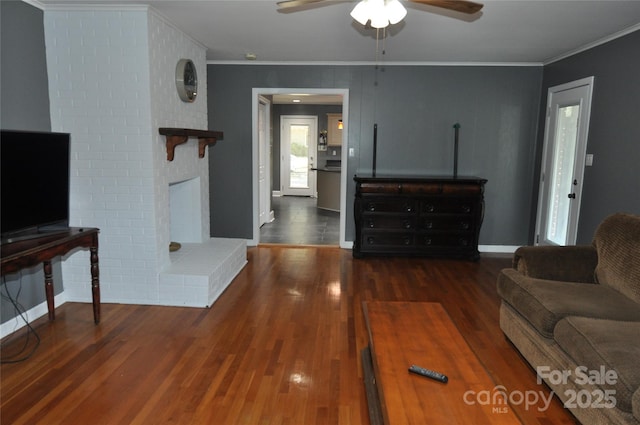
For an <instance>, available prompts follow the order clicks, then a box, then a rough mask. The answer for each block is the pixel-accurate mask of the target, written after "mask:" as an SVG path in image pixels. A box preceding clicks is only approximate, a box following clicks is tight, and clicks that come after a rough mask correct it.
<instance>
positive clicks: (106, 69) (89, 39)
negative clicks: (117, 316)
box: [44, 6, 209, 304]
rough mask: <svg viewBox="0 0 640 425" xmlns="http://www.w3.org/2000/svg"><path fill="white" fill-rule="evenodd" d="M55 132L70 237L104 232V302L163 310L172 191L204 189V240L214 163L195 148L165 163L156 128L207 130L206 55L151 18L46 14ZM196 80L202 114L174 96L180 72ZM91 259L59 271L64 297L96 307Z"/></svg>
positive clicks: (88, 11)
mask: <svg viewBox="0 0 640 425" xmlns="http://www.w3.org/2000/svg"><path fill="white" fill-rule="evenodd" d="M44 21H45V39H46V45H47V68H48V74H49V75H48V77H49V96H50V102H51V124H52V130H53V131H64V132H69V133H71V144H72V149H71V152H72V153H71V155H72V157H71V204H70V214H71V216H70V219H71V225H72V226H82V227H99V228H100V229H101V233H100V250H99V256H100V278H101V289H102V300H103V301H105V302H122V303H137V304H157V303H159V296H158V275H159V273H160V272H161V270H162V269H163V268H165V267H166V266H167V265H168V263H169V256H168V249H167V248H168V245H169V241H170V230H169V220H170V216H169V189H168V186H169V183H172V182H176V181H181V180H185V179H188V178H198V177H199V180H200V181H201V182H202V187H201V193H202V196H203V199H202V202H201V210H202V215H203V217H202V235H203V238H205V237H208V236H209V199H208V196H209V189H208V161H207V160H206V159H199V158H198V155H197V143H195V142H194V141H190V142H189V143H187V144H185V145H182V146H179V147H178V148H177V149H176V157H175V159H174V161H173V162H168V161H166V150H165V145H164V138H163V137H161V136H160V135H158V127H183V128H200V129H206V128H207V127H206V126H207V106H206V105H207V102H206V92H207V91H206V87H205V84H206V78H205V73H206V64H205V61H206V59H205V54H206V51H205V49H204V47H202V46H201V45H199V44H198V43H196V42H194V41H193V40H192V39H190V38H189V37H188V36H186V35H185V34H184V33H182V32H180V31H179V30H177V29H176V28H175V27H173V26H172V25H171V24H170V23H168V22H166V21H165V20H164V19H163V18H162V17H160V16H159V15H157V14H156V13H155V12H154V11H153V10H152V9H148V8H146V7H138V6H134V7H127V6H114V7H99V6H96V7H75V6H69V7H59V8H47V10H45V16H44ZM183 57H186V58H190V59H192V60H193V61H194V63H195V64H196V68H197V71H198V73H199V75H198V76H199V93H198V97H197V99H196V102H194V103H192V104H187V103H184V102H182V101H180V99H179V98H178V95H177V93H176V90H175V83H174V78H175V66H176V63H177V62H178V60H179V59H180V58H183ZM88 264H89V260H88V253H87V252H85V251H81V252H77V253H73V254H71V255H70V256H69V257H68V258H67V259H66V261H64V263H63V280H64V287H65V293H66V295H67V298H68V299H69V300H71V301H89V300H90V290H89V282H90V274H89V269H88Z"/></svg>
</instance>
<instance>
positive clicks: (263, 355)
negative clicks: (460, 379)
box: [0, 247, 576, 425]
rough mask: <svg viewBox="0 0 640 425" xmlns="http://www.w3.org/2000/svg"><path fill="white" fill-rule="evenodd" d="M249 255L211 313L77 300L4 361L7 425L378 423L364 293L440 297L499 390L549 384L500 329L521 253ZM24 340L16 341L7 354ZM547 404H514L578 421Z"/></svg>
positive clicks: (323, 250)
mask: <svg viewBox="0 0 640 425" xmlns="http://www.w3.org/2000/svg"><path fill="white" fill-rule="evenodd" d="M247 256H248V261H249V262H248V265H247V266H246V267H245V268H244V269H243V271H242V272H241V273H240V274H239V275H238V277H237V278H236V279H235V281H234V282H233V283H232V284H231V286H230V287H229V288H228V289H227V290H226V291H225V293H224V294H223V295H222V296H221V297H220V298H219V299H218V301H217V302H216V303H215V304H214V305H213V307H212V308H211V309H194V308H174V307H156V306H132V305H115V304H103V305H102V322H101V323H100V324H99V325H97V326H95V325H94V324H93V316H92V312H91V305H90V304H78V303H67V304H65V305H63V306H61V307H59V308H58V309H57V311H56V321H55V322H48V321H46V318H43V319H39V320H38V321H36V322H35V323H34V327H35V328H36V330H37V332H38V333H39V335H40V337H41V339H42V342H41V344H40V347H39V348H38V349H37V351H36V352H35V354H34V355H33V356H32V358H30V359H29V360H27V361H24V362H22V363H17V364H4V365H2V370H1V372H2V375H1V379H2V381H1V394H0V395H1V405H0V408H1V418H0V419H1V423H2V424H47V425H49V424H109V425H111V424H162V423H173V424H291V425H294V424H295V425H298V424H367V423H368V414H367V407H366V399H365V393H364V385H363V382H362V369H361V364H360V350H361V349H362V348H363V347H364V346H365V345H366V344H367V333H366V329H365V324H364V320H363V314H362V308H361V305H362V301H365V300H403V301H434V302H440V303H442V305H443V306H444V307H445V309H446V310H447V312H448V313H449V315H450V316H451V319H452V320H453V322H454V323H455V324H456V325H457V327H458V328H459V330H460V332H461V333H462V335H463V336H464V337H465V339H466V341H467V343H468V344H469V346H470V347H471V349H472V350H473V351H474V352H475V353H476V355H477V356H478V358H479V359H480V361H481V362H482V363H483V365H484V366H485V368H486V369H487V371H488V372H489V374H490V375H491V376H492V377H493V379H494V381H495V383H496V384H500V385H504V386H505V387H506V388H507V390H508V391H521V392H524V391H535V392H536V393H539V392H540V391H543V392H544V393H545V394H548V392H549V390H548V389H547V388H546V387H543V386H541V385H538V384H536V379H535V373H534V372H533V371H532V370H531V369H530V368H529V367H528V366H527V364H526V363H525V362H524V361H523V360H522V359H521V358H520V357H519V355H518V353H517V352H516V351H515V349H514V348H513V347H512V346H511V345H510V344H509V342H508V341H507V340H506V339H505V337H504V336H503V334H502V332H501V331H500V329H499V325H498V305H499V300H498V297H497V295H496V291H495V282H496V276H497V273H498V271H499V270H500V269H501V268H503V267H508V266H509V265H510V256H496V255H494V256H490V255H483V256H482V259H481V260H480V261H479V262H477V263H473V262H461V261H453V260H433V259H406V258H392V259H390V258H380V259H360V260H357V259H353V258H352V257H351V252H350V251H348V250H341V249H339V248H335V247H257V248H250V249H249V250H248V255H247ZM416 337H423V336H419V335H417V336H416ZM20 345H21V341H18V340H16V341H12V342H10V343H9V344H6V341H5V343H3V347H2V356H3V358H5V357H6V356H7V355H9V354H10V353H11V352H12V351H15V350H16V349H17V347H19V346H20ZM452 355H455V353H452ZM487 390H491V388H487ZM460 403H463V401H462V400H461V401H460ZM541 406H542V404H541V403H540V404H539V405H536V406H530V407H529V408H528V409H526V408H525V406H524V405H514V406H512V408H513V410H514V411H515V413H516V415H517V416H518V417H519V418H520V420H521V421H522V422H523V423H524V424H547V425H548V424H575V423H576V422H575V420H574V419H573V416H571V415H570V414H569V413H568V412H567V411H565V410H564V409H563V408H562V405H561V403H560V402H558V401H557V399H554V402H553V403H551V405H550V406H549V408H548V409H546V410H545V411H539V410H538V409H539V408H541Z"/></svg>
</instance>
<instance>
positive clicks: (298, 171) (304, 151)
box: [280, 115, 318, 198]
mask: <svg viewBox="0 0 640 425" xmlns="http://www.w3.org/2000/svg"><path fill="white" fill-rule="evenodd" d="M280 129H281V130H280V131H281V133H280V134H281V137H280V149H281V152H282V153H281V155H280V182H281V185H282V195H284V196H288V195H293V196H309V197H313V198H315V197H316V171H315V165H314V160H315V157H316V150H317V148H316V134H318V117H316V116H312V115H283V116H281V117H280Z"/></svg>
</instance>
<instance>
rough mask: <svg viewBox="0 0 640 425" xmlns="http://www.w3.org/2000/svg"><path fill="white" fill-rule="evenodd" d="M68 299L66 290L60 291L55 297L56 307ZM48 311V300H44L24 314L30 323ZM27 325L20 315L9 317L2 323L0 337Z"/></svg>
mask: <svg viewBox="0 0 640 425" xmlns="http://www.w3.org/2000/svg"><path fill="white" fill-rule="evenodd" d="M67 301H69V300H68V299H67V296H66V294H65V293H64V291H62V292H61V293H59V294H58V295H56V296H55V297H54V303H55V304H54V305H55V306H56V307H60V306H61V305H62V304H64V303H66V302H67ZM48 313H49V309H48V308H47V302H46V301H44V302H42V303H40V304H38V305H36V306H34V307H32V308H30V309H29V310H27V311H26V312H25V313H23V316H24V318H25V319H27V321H28V322H29V323H32V322H33V321H35V320H37V319H39V318H41V317H42V316H44V315H46V314H48ZM26 325H27V324H26V323H25V322H24V321H23V320H22V317H20V316H16V317H14V318H13V319H9V320H7V321H6V322H4V323H3V324H2V325H0V338H4V337H5V336H7V335H10V334H12V333H14V332H16V331H19V330H20V329H22V328H24V327H25V326H26Z"/></svg>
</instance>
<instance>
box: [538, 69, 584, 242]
mask: <svg viewBox="0 0 640 425" xmlns="http://www.w3.org/2000/svg"><path fill="white" fill-rule="evenodd" d="M592 91H593V77H589V78H584V79H582V80H578V81H574V82H571V83H567V84H563V85H560V86H555V87H551V88H549V92H548V95H547V119H546V124H545V133H544V134H545V136H544V147H543V153H542V156H543V159H542V169H541V172H540V196H539V198H538V199H539V201H538V202H539V203H538V216H537V220H536V243H537V244H539V245H573V244H575V243H576V238H577V233H578V218H579V215H580V200H581V197H582V196H581V195H582V177H583V176H584V167H585V156H586V151H587V133H588V129H589V115H590V111H591V94H592Z"/></svg>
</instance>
